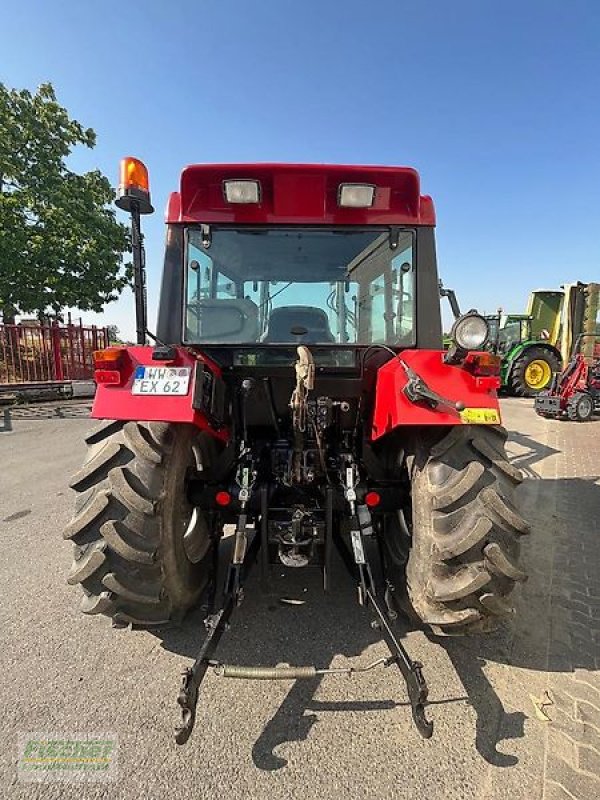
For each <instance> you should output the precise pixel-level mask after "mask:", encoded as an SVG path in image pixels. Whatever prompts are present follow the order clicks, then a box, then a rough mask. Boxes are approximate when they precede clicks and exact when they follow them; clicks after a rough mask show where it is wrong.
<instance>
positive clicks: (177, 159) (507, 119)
mask: <svg viewBox="0 0 600 800" xmlns="http://www.w3.org/2000/svg"><path fill="white" fill-rule="evenodd" d="M0 35H1V42H2V44H1V48H0V53H1V55H0V79H1V80H2V81H4V82H5V83H6V84H8V85H9V86H15V87H28V88H31V89H33V88H35V87H36V86H37V85H38V84H39V83H41V82H43V81H48V80H49V81H52V83H54V85H55V87H56V90H57V92H58V96H59V100H60V101H61V102H62V103H63V104H64V105H65V106H66V107H67V108H68V109H69V111H70V113H71V114H72V115H73V116H74V117H75V118H77V119H79V120H80V121H81V122H82V123H83V124H84V125H86V126H91V127H93V128H94V129H95V130H96V132H97V134H98V145H97V147H96V148H95V149H94V150H93V151H86V150H79V151H77V152H76V154H75V155H74V157H73V159H72V165H73V167H74V168H76V169H78V170H86V169H91V168H94V167H99V168H100V169H101V170H102V171H103V172H105V173H106V174H107V175H109V177H110V178H111V179H112V180H113V181H114V182H115V183H116V180H117V168H118V161H119V159H120V158H121V156H123V155H128V154H130V155H137V156H138V157H140V158H142V159H143V160H144V161H145V162H146V163H147V164H148V167H149V169H150V177H151V183H152V194H153V200H154V203H155V206H156V207H157V209H158V212H157V213H156V214H155V215H154V216H153V217H151V218H146V219H145V231H146V245H147V262H148V271H149V305H150V307H151V315H150V319H151V321H152V320H153V319H154V316H155V314H154V312H155V308H156V304H157V302H158V286H159V280H160V270H161V262H162V254H161V251H162V246H163V235H164V231H163V217H162V211H163V209H164V206H165V203H166V199H167V195H168V193H169V191H171V190H173V189H175V188H176V187H177V182H178V176H179V171H180V169H181V168H182V167H183V166H184V165H185V164H187V163H193V162H211V161H216V162H227V161H271V160H274V161H306V162H311V161H317V162H328V161H331V162H337V163H381V164H407V165H410V166H414V167H416V168H417V169H418V170H419V171H420V173H421V178H422V187H423V191H424V192H426V193H429V194H431V195H433V197H434V200H435V202H436V207H437V215H438V257H439V266H440V273H441V275H442V277H443V279H444V281H445V282H446V284H447V285H449V286H453V287H454V288H455V289H456V291H457V292H458V295H459V299H460V301H461V305H462V306H463V307H464V308H468V307H470V306H476V307H478V308H480V309H481V310H485V311H493V310H494V309H495V308H496V307H497V306H499V305H501V306H503V307H505V308H510V309H511V310H514V311H518V310H521V309H523V310H524V309H525V303H526V300H527V295H528V293H529V291H530V289H535V288H552V287H558V285H559V284H560V283H562V282H565V281H574V280H584V281H589V280H599V279H600V236H599V232H600V163H599V161H600V159H599V154H600V46H599V44H598V43H599V42H600V2H598V0H569V2H568V3H565V2H564V0H562V2H555V1H554V0H543V1H541V0H530V1H529V2H528V1H527V0H521V2H513V0H502V2H500V0H497V1H494V2H492V0H453V2H450V1H449V0H448V1H446V0H429V2H426V3H425V2H421V3H416V2H414V0H413V2H405V0H395V2H392V1H391V0H386V1H385V2H377V0H371V1H370V2H367V0H363V2H358V1H357V0H345V2H342V0H338V2H334V0H302V2H300V0H261V1H260V2H254V3H251V2H247V0H246V2H242V0H196V2H191V0H187V2H183V1H182V0H171V2H169V3H167V2H166V0H164V1H163V2H156V1H155V0H145V2H143V3H125V2H122V0H121V1H120V2H116V1H115V0H103V2H96V1H95V0H86V2H81V0H79V2H73V1H72V0H62V2H61V3H49V2H42V0H38V1H37V2H31V1H30V0H21V2H19V3H8V2H5V3H2V7H1V9H0ZM84 319H89V320H90V321H96V320H95V318H94V315H91V314H90V315H88V314H85V315H84ZM104 319H105V320H106V321H107V322H114V323H116V324H117V325H119V327H120V328H121V330H122V331H123V332H124V333H125V334H126V335H129V336H133V332H134V324H133V303H132V301H131V298H130V297H128V296H123V298H122V299H121V300H120V301H119V302H118V303H116V304H111V305H110V306H108V307H107V309H106V314H105V315H104Z"/></svg>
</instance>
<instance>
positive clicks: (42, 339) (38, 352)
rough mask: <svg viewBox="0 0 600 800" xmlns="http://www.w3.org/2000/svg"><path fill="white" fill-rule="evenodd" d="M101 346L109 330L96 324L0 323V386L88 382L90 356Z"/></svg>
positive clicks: (91, 365) (105, 340)
mask: <svg viewBox="0 0 600 800" xmlns="http://www.w3.org/2000/svg"><path fill="white" fill-rule="evenodd" d="M103 347H108V330H107V329H106V328H97V327H96V326H95V325H92V326H91V327H84V326H83V325H82V324H81V323H80V324H79V325H73V324H69V325H59V324H58V323H57V322H54V323H52V324H50V325H2V324H0V384H15V383H41V382H47V381H78V380H86V379H90V378H91V377H92V376H93V373H94V367H93V364H92V353H93V352H94V350H101V349H102V348H103Z"/></svg>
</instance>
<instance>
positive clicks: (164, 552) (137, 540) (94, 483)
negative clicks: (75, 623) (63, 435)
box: [64, 421, 213, 625]
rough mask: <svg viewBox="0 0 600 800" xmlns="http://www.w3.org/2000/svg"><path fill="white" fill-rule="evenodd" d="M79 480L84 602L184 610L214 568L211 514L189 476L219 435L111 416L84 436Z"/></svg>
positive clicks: (77, 579)
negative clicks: (192, 495) (190, 489)
mask: <svg viewBox="0 0 600 800" xmlns="http://www.w3.org/2000/svg"><path fill="white" fill-rule="evenodd" d="M86 442H87V445H88V454H87V458H86V461H85V463H84V465H83V467H82V469H81V470H80V471H79V472H78V473H77V474H76V475H75V476H74V478H73V480H72V482H71V487H72V488H73V489H74V490H75V491H76V492H77V499H76V507H75V515H74V517H73V519H72V521H71V522H70V524H69V525H68V526H67V528H66V530H65V532H64V537H65V538H66V539H71V540H72V541H73V544H74V561H73V566H72V568H71V572H70V574H69V576H68V579H67V580H68V582H69V583H70V584H80V585H81V588H82V590H83V599H82V602H81V610H82V611H83V612H84V613H86V614H106V615H108V616H109V617H112V618H113V620H115V621H116V622H132V623H138V624H144V625H156V624H161V623H164V622H168V621H170V620H174V619H180V618H181V617H182V616H183V615H184V614H185V612H186V611H187V610H188V609H189V608H190V607H192V606H193V605H194V604H195V603H196V602H197V601H198V599H199V597H200V595H201V594H202V592H203V590H204V588H205V586H206V584H207V582H208V580H209V578H210V573H211V564H212V559H211V550H212V546H213V535H212V534H213V531H212V530H211V524H212V523H211V519H210V518H209V517H208V516H206V515H205V514H204V513H202V512H201V511H200V510H199V509H197V508H194V507H192V505H191V504H190V502H189V500H188V498H187V492H186V488H187V484H188V480H189V478H190V476H198V474H199V473H200V474H204V475H206V473H207V471H208V470H209V469H210V457H211V447H212V441H211V440H209V439H208V438H207V437H206V435H204V436H203V435H202V434H199V432H198V431H197V430H196V429H195V428H194V427H193V426H191V425H175V424H169V423H154V422H119V421H118V422H107V423H103V424H102V425H101V426H100V427H99V428H98V429H96V430H95V431H93V432H92V433H91V434H90V435H89V436H88V437H87V439H86Z"/></svg>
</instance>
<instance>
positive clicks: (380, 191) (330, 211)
mask: <svg viewBox="0 0 600 800" xmlns="http://www.w3.org/2000/svg"><path fill="white" fill-rule="evenodd" d="M235 179H238V180H240V179H241V180H243V179H246V180H255V181H259V182H260V202H258V203H244V204H232V203H229V202H227V200H226V199H225V195H224V192H223V181H224V180H235ZM342 183H351V184H371V185H373V186H375V187H376V188H375V198H374V202H373V205H372V206H371V207H370V208H345V207H341V206H340V205H339V204H338V192H339V186H340V184H342ZM166 221H167V222H207V223H217V222H229V223H259V224H266V223H272V224H281V223H286V224H297V225H298V224H326V225H435V211H434V208H433V201H432V200H431V197H428V196H427V195H421V192H420V181H419V175H418V173H417V172H416V170H414V169H411V168H410V167H369V166H367V167H364V166H355V165H354V166H343V165H339V164H336V165H329V164H193V165H191V166H189V167H186V168H185V169H184V170H183V172H182V173H181V186H180V190H179V192H173V193H172V194H171V196H170V197H169V203H168V206H167V212H166Z"/></svg>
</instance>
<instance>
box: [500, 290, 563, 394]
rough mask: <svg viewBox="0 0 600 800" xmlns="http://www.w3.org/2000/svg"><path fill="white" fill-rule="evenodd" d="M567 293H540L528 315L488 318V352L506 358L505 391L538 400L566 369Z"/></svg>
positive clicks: (533, 296) (534, 294) (535, 294)
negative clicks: (561, 344)
mask: <svg viewBox="0 0 600 800" xmlns="http://www.w3.org/2000/svg"><path fill="white" fill-rule="evenodd" d="M562 301H563V292H562V291H554V290H549V291H547V290H538V291H535V292H532V293H531V295H530V298H529V308H528V313H527V314H503V313H502V310H501V309H499V310H498V313H497V314H492V315H488V316H486V319H487V322H488V325H489V327H490V337H489V340H488V349H489V350H490V351H492V352H493V353H496V355H499V356H500V357H501V358H502V367H501V371H500V378H501V381H502V388H503V389H505V390H507V391H508V392H510V393H511V394H513V395H516V396H517V397H534V396H535V395H536V394H539V393H540V392H542V391H544V390H545V389H548V388H549V387H550V384H551V382H552V376H553V375H554V373H556V372H560V371H561V369H562V357H561V353H560V350H559V349H558V347H557V346H556V345H557V341H558V335H559V324H558V323H559V321H560V312H561V308H562Z"/></svg>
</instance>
